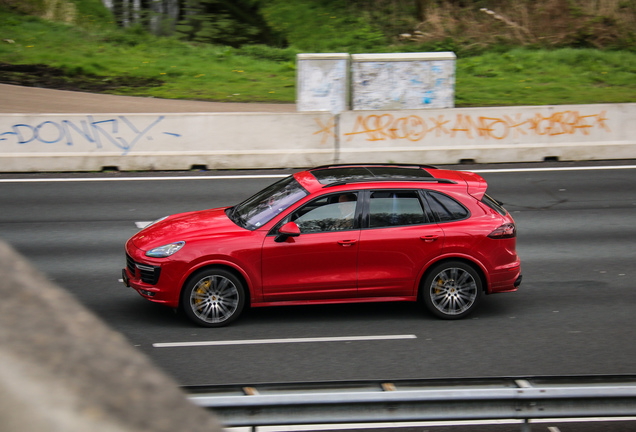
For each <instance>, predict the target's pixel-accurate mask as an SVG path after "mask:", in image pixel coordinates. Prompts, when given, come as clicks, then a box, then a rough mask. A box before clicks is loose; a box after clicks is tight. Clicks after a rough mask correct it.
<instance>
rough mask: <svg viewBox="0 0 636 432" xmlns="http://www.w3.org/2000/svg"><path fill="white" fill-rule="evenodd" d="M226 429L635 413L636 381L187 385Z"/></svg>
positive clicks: (567, 379) (526, 379) (592, 378)
mask: <svg viewBox="0 0 636 432" xmlns="http://www.w3.org/2000/svg"><path fill="white" fill-rule="evenodd" d="M184 390H185V391H186V392H187V393H188V398H189V399H190V401H192V402H193V403H195V404H196V405H199V406H201V407H205V408H208V409H211V410H213V411H214V412H215V414H216V415H217V416H218V418H219V420H220V421H221V423H222V424H223V425H224V426H226V427H238V426H251V427H257V426H273V425H302V424H338V423H370V422H407V421H409V422H410V421H452V420H497V419H520V420H524V421H525V423H523V424H522V426H521V427H522V430H529V424H528V422H529V421H530V420H532V419H548V418H553V419H558V418H572V417H631V416H636V376H633V375H629V376H584V377H524V378H483V379H478V378H476V379H463V380H404V381H391V382H383V381H349V382H326V383H289V384H259V385H252V386H249V385H224V386H205V387H200V386H197V387H184Z"/></svg>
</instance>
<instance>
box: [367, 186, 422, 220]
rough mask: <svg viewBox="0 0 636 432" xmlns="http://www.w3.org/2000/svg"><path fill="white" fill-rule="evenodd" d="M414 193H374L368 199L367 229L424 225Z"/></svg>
mask: <svg viewBox="0 0 636 432" xmlns="http://www.w3.org/2000/svg"><path fill="white" fill-rule="evenodd" d="M426 222H427V220H426V217H425V215H424V209H423V208H422V203H421V202H420V199H419V198H418V193H417V192H416V191H375V192H371V196H370V198H369V228H381V227H391V226H403V225H417V224H423V223H426Z"/></svg>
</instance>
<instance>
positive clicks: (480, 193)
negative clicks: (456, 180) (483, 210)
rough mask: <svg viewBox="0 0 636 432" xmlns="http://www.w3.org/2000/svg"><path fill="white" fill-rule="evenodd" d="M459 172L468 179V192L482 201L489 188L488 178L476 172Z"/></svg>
mask: <svg viewBox="0 0 636 432" xmlns="http://www.w3.org/2000/svg"><path fill="white" fill-rule="evenodd" d="M458 174H459V175H460V176H461V177H462V178H463V179H464V180H465V181H466V185H467V187H468V193H469V194H470V195H472V196H474V197H475V198H477V199H478V200H480V201H481V199H482V198H483V197H484V195H485V194H486V189H487V188H488V184H487V183H486V180H484V179H483V178H482V177H481V176H480V175H478V174H475V173H474V172H469V171H458Z"/></svg>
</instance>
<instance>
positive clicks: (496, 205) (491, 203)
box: [481, 194, 508, 216]
mask: <svg viewBox="0 0 636 432" xmlns="http://www.w3.org/2000/svg"><path fill="white" fill-rule="evenodd" d="M481 202H482V203H484V204H486V205H487V206H488V207H490V208H491V209H493V210H494V211H496V212H497V213H499V214H500V215H502V216H505V215H507V214H508V212H507V211H506V209H505V208H503V207H502V205H501V203H500V202H499V201H497V200H496V199H494V198H491V197H490V196H488V195H486V194H484V197H483V198H482V199H481Z"/></svg>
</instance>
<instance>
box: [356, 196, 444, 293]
mask: <svg viewBox="0 0 636 432" xmlns="http://www.w3.org/2000/svg"><path fill="white" fill-rule="evenodd" d="M364 201H365V203H366V204H365V211H364V213H363V229H362V230H361V232H360V246H359V252H358V296H359V297H402V298H403V297H408V296H413V295H415V294H416V289H417V287H416V281H417V278H418V276H419V274H420V272H421V270H422V268H423V267H424V266H425V265H426V263H428V262H429V261H431V260H433V259H434V258H435V257H436V256H438V255H439V254H440V253H441V251H442V247H443V245H444V232H443V231H442V230H441V229H440V228H439V227H438V225H437V224H436V223H435V222H434V221H433V220H432V217H431V215H430V214H429V212H427V211H426V210H425V208H426V207H425V202H424V201H423V200H422V198H421V197H420V194H419V192H418V191H417V190H415V189H409V190H400V189H395V190H385V189H382V190H372V191H366V192H365V193H364Z"/></svg>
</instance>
